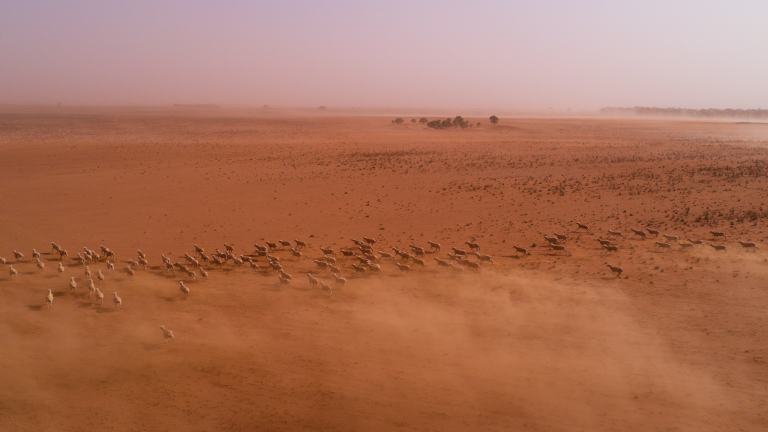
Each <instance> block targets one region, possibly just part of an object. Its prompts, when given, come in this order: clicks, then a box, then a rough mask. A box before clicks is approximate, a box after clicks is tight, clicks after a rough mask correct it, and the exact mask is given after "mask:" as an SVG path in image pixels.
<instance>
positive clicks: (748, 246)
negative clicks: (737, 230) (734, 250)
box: [739, 240, 757, 249]
mask: <svg viewBox="0 0 768 432" xmlns="http://www.w3.org/2000/svg"><path fill="white" fill-rule="evenodd" d="M739 244H740V245H741V247H743V248H745V249H757V245H756V244H755V242H751V241H743V240H739Z"/></svg>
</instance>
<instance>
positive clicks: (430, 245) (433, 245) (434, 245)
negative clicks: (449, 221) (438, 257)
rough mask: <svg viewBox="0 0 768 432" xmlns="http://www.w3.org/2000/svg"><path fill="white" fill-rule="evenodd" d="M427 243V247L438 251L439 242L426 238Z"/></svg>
mask: <svg viewBox="0 0 768 432" xmlns="http://www.w3.org/2000/svg"><path fill="white" fill-rule="evenodd" d="M427 244H428V245H429V247H431V248H432V251H433V252H440V243H436V242H433V241H429V240H428V241H427Z"/></svg>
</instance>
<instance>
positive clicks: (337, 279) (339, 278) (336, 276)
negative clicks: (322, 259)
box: [333, 273, 347, 285]
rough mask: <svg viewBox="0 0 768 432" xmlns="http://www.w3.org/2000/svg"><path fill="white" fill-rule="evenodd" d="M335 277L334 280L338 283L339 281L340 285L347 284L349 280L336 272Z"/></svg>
mask: <svg viewBox="0 0 768 432" xmlns="http://www.w3.org/2000/svg"><path fill="white" fill-rule="evenodd" d="M333 279H334V280H335V281H336V283H337V284H339V285H345V284H346V283H347V280H346V279H345V278H343V277H341V276H340V275H337V274H335V273H334V274H333Z"/></svg>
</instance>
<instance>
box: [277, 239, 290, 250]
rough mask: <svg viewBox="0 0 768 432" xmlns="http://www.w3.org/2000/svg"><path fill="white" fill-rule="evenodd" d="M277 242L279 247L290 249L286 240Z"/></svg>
mask: <svg viewBox="0 0 768 432" xmlns="http://www.w3.org/2000/svg"><path fill="white" fill-rule="evenodd" d="M277 242H278V243H280V246H283V247H287V248H290V247H291V242H289V241H288V240H278V241H277Z"/></svg>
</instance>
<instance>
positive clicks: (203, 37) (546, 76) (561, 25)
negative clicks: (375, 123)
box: [0, 0, 768, 109]
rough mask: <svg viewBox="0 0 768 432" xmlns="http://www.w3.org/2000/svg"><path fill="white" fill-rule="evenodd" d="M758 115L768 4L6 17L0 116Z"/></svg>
mask: <svg viewBox="0 0 768 432" xmlns="http://www.w3.org/2000/svg"><path fill="white" fill-rule="evenodd" d="M59 101H60V102H64V103H69V104H168V103H218V104H249V105H261V104H271V105H309V106H314V105H320V104H324V105H329V106H346V107H352V106H359V107H445V108H454V107H456V108H459V107H465V108H498V109H532V108H533V109H541V108H547V107H552V108H556V109H567V108H574V109H585V108H586V109H590V108H596V107H600V106H603V105H657V106H687V107H709V106H712V107H743V108H748V107H749V108H757V107H763V108H768V0H720V1H710V0H696V1H694V0H690V1H689V0H633V1H629V0H506V1H504V0H474V1H451V0H408V1H401V0H370V1H366V0H325V1H324V0H303V1H302V0H262V1H257V0H252V1H245V0H229V1H227V0H218V1H214V0H208V1H202V0H178V1H164V0H151V1H150V0H122V1H112V0H50V1H42V0H0V103H28V102H32V103H55V102H59Z"/></svg>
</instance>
